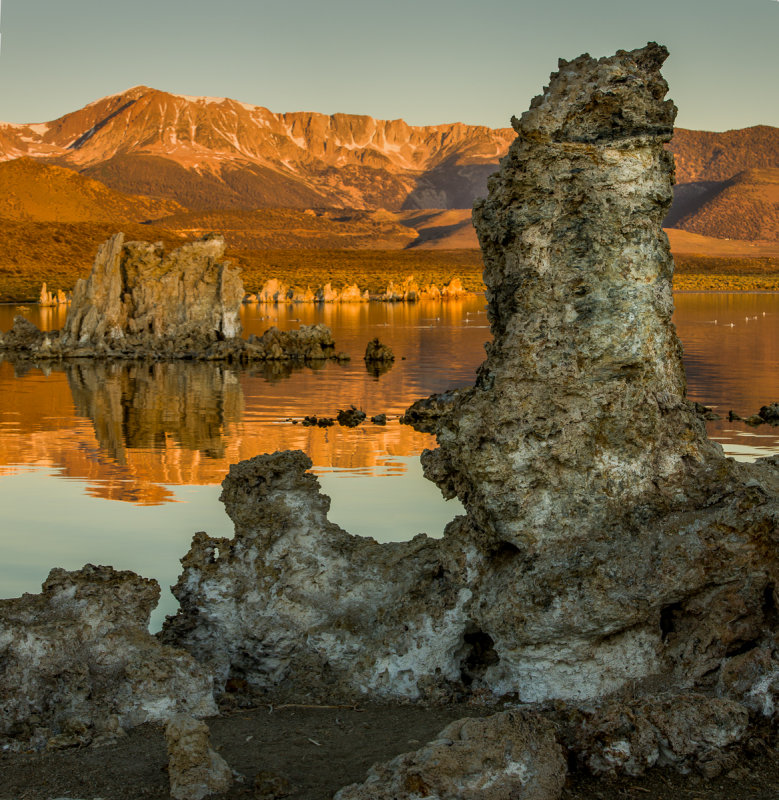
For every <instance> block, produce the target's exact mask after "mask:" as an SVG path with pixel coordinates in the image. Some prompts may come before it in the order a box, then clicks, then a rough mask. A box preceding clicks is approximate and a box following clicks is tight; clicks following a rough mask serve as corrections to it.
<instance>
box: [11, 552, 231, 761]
mask: <svg viewBox="0 0 779 800" xmlns="http://www.w3.org/2000/svg"><path fill="white" fill-rule="evenodd" d="M159 595H160V587H159V584H158V583H157V582H156V581H154V580H148V579H145V578H141V577H139V576H138V575H136V574H135V573H132V572H117V571H116V570H114V569H112V568H111V567H95V566H93V565H91V564H88V565H87V566H85V567H84V568H83V569H80V570H78V571H75V572H66V571H65V570H63V569H53V570H52V571H51V572H50V573H49V577H48V578H47V579H46V581H45V582H44V584H43V591H42V592H41V594H34V595H33V594H25V595H23V596H22V597H18V598H13V599H10V600H0V741H1V742H4V743H6V744H8V745H9V746H10V747H11V748H22V749H26V748H28V747H30V746H32V747H36V748H40V747H44V746H48V747H49V748H62V747H69V746H76V745H84V744H89V743H90V742H94V741H101V740H107V739H111V738H113V737H115V736H117V735H121V734H122V729H123V728H130V727H133V726H135V725H140V724H141V723H143V722H149V721H153V720H162V719H165V718H167V717H168V716H170V715H171V714H174V713H176V712H177V711H186V712H187V713H189V714H194V715H196V716H207V715H211V714H215V713H216V711H217V709H216V705H215V703H214V698H213V691H212V690H213V680H212V677H211V675H210V674H209V673H208V672H207V671H206V670H205V669H204V668H203V667H202V666H201V665H200V664H198V663H197V662H196V661H195V660H194V659H193V658H192V657H191V656H190V655H189V653H186V652H184V651H182V650H178V649H175V648H172V647H167V646H164V645H162V644H160V643H159V642H158V641H157V639H155V638H154V637H153V636H151V634H149V631H148V624H149V617H150V615H151V612H152V610H153V609H154V607H155V606H156V605H157V601H158V600H159Z"/></svg>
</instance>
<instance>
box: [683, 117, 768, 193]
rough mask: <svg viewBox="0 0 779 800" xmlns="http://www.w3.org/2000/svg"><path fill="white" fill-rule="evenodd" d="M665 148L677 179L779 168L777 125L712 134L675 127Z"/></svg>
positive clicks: (715, 177)
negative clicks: (673, 163)
mask: <svg viewBox="0 0 779 800" xmlns="http://www.w3.org/2000/svg"><path fill="white" fill-rule="evenodd" d="M668 149H669V150H671V152H672V153H673V154H674V160H675V162H676V182H677V184H685V183H692V182H696V183H697V182H700V181H726V180H728V179H730V178H732V177H733V176H734V175H737V174H738V173H739V172H744V170H747V169H752V168H763V167H779V128H772V127H769V126H768V125H756V126H755V127H752V128H742V129H741V130H734V131H724V132H722V133H714V132H711V131H692V130H688V129H686V128H677V129H676V130H675V131H674V138H673V141H672V142H671V143H670V144H669V146H668Z"/></svg>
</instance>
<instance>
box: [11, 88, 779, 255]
mask: <svg viewBox="0 0 779 800" xmlns="http://www.w3.org/2000/svg"><path fill="white" fill-rule="evenodd" d="M514 136H515V134H514V131H513V129H511V128H508V127H507V128H489V127H487V126H478V125H476V126H475V125H465V124H464V123H460V122H456V123H445V124H438V125H428V126H412V125H408V124H407V123H406V122H404V121H403V120H402V119H396V120H380V119H374V118H373V117H369V116H366V115H359V114H342V113H337V114H331V115H327V114H322V113H319V112H305V111H296V112H284V113H276V112H273V111H270V110H269V109H267V108H266V107H264V106H259V105H251V104H248V103H243V102H240V101H238V100H233V99H231V98H218V97H192V96H188V95H178V94H172V93H168V92H163V91H160V90H157V89H153V88H150V87H147V86H136V87H132V88H131V89H128V90H125V91H124V92H119V93H118V94H114V95H109V96H107V97H103V98H99V99H97V100H95V101H93V102H92V103H89V104H88V105H86V106H84V107H83V108H81V109H77V110H75V111H72V112H70V113H68V114H65V115H63V116H61V117H59V118H57V119H56V120H52V121H50V122H43V123H34V124H20V123H0V163H2V162H7V161H12V160H16V159H19V158H31V159H35V160H37V161H43V162H46V163H49V164H53V165H56V166H60V167H66V168H68V169H70V170H74V171H76V172H79V173H81V174H82V175H85V176H87V177H89V178H92V179H95V180H97V181H100V182H101V183H102V184H104V185H105V186H107V187H109V188H111V189H113V190H115V191H118V192H122V193H124V194H128V195H143V196H146V197H147V198H157V199H159V200H162V201H163V202H165V201H174V202H176V203H178V204H180V205H181V206H184V207H186V208H187V209H190V210H193V211H200V212H205V211H213V210H215V209H222V210H230V209H243V210H250V209H260V208H278V207H285V208H297V209H306V208H317V209H325V208H343V209H355V210H376V209H388V210H391V211H415V210H423V209H443V210H446V209H468V208H470V207H471V206H472V204H473V200H474V198H475V197H477V196H482V195H484V194H486V190H487V178H488V176H489V175H490V174H491V173H492V172H494V171H495V170H496V169H497V166H498V162H499V160H500V158H501V157H502V156H503V155H505V153H506V151H507V150H508V147H509V145H510V143H511V142H512V141H513V139H514ZM669 149H670V150H671V151H672V152H673V153H674V154H675V160H676V179H677V186H676V189H675V202H674V206H673V208H672V210H671V213H670V214H669V217H668V219H667V220H666V225H670V226H679V227H683V228H685V229H689V230H691V231H693V232H698V233H702V234H705V235H707V236H715V237H716V236H719V237H722V238H725V237H727V238H733V236H734V235H735V236H736V237H737V238H756V237H757V238H771V239H773V238H776V239H779V229H777V225H776V224H775V223H774V219H775V217H776V213H777V208H778V207H777V205H776V202H775V199H774V192H773V190H770V191H769V190H767V189H766V188H765V182H764V181H763V179H762V178H758V177H757V174H756V173H755V172H754V170H766V169H768V170H770V169H776V168H779V128H773V127H770V126H766V125H758V126H754V127H751V128H743V129H740V130H733V131H725V132H722V133H717V132H709V131H694V130H688V129H684V128H678V129H677V130H676V132H675V135H674V139H673V141H672V142H671V143H670V145H669ZM750 171H752V172H750ZM741 173H745V177H744V178H743V179H740V183H739V188H738V189H733V188H732V186H731V182H732V181H733V180H734V179H735V176H737V175H740V174H741ZM750 175H751V177H752V178H754V179H755V180H757V184H755V186H758V185H759V186H762V187H763V188H755V186H752V187H751V188H750V187H748V186H747V184H748V183H749V177H750ZM766 220H768V221H767V222H766ZM461 240H462V241H465V239H462V238H461Z"/></svg>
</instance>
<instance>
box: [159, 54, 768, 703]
mask: <svg viewBox="0 0 779 800" xmlns="http://www.w3.org/2000/svg"><path fill="white" fill-rule="evenodd" d="M665 57H666V51H665V49H664V48H662V47H660V46H658V45H656V44H650V45H647V46H646V47H645V48H642V49H640V50H636V51H633V52H624V51H619V52H618V53H617V54H616V55H614V56H611V57H609V58H602V59H599V60H596V59H592V58H590V57H589V56H581V57H580V58H577V59H575V60H574V61H572V62H561V63H560V70H559V72H557V73H555V74H553V75H552V77H551V79H550V83H549V87H548V89H546V91H545V93H544V95H543V96H542V97H540V98H536V99H535V100H534V101H533V102H532V104H531V109H530V111H528V112H527V113H526V114H524V115H523V116H522V118H521V119H520V120H515V122H514V125H515V129H516V131H517V139H516V141H515V142H514V144H512V146H511V148H510V150H509V154H508V156H507V157H506V159H504V161H503V162H502V166H501V170H500V172H499V173H497V175H495V176H493V178H492V179H491V181H490V195H489V197H488V199H487V200H486V201H484V202H481V203H479V204H478V205H477V207H476V209H475V212H474V216H475V220H476V226H477V230H478V233H479V237H480V241H481V245H482V249H483V252H484V260H485V280H486V284H487V290H488V294H487V296H488V301H489V310H488V313H489V319H490V324H491V327H492V332H493V337H494V340H493V343H492V344H491V345H490V346H489V348H488V352H487V359H486V361H485V362H484V364H483V365H482V366H481V367H480V369H479V372H478V374H477V380H476V384H475V386H473V387H472V388H470V389H465V390H461V391H460V392H459V393H458V394H456V396H455V397H454V398H452V399H451V402H449V400H447V402H445V403H441V404H440V405H441V406H442V407H441V409H440V411H441V413H440V414H438V417H439V418H438V421H437V423H436V435H437V438H438V443H439V448H438V449H437V450H436V451H432V452H430V451H428V452H426V453H425V454H424V456H423V464H424V467H425V471H426V475H427V476H428V477H430V478H431V479H433V480H434V481H435V482H436V483H437V484H438V485H439V486H440V487H441V489H442V491H443V492H444V495H445V496H446V497H453V496H458V497H459V498H460V500H461V502H462V503H463V506H464V507H465V509H466V514H465V516H462V517H458V518H456V519H455V520H453V521H452V522H451V523H450V524H449V525H448V526H447V528H446V531H445V535H444V537H443V538H442V539H440V540H435V541H434V540H431V539H428V538H427V537H425V536H418V537H416V538H415V539H414V540H412V541H411V542H405V543H397V544H388V545H378V544H377V543H375V542H373V541H372V540H366V539H360V538H358V537H351V536H349V535H348V534H347V533H345V532H344V531H342V530H341V529H340V528H338V527H337V526H335V525H333V524H332V523H330V522H329V521H328V520H327V516H326V515H327V508H328V506H329V499H328V498H327V497H325V496H323V495H321V494H320V493H319V492H318V489H317V483H316V479H315V478H314V477H313V476H311V475H307V474H306V469H307V468H308V466H309V465H310V462H308V460H307V459H305V457H304V456H303V455H302V454H300V453H277V454H274V455H269V456H258V457H256V458H254V459H252V460H250V461H247V462H242V463H241V464H238V465H236V466H234V467H233V468H231V472H230V475H229V476H228V478H227V479H226V480H225V483H224V484H223V486H224V492H223V495H222V497H223V499H224V501H225V504H226V507H227V511H228V513H229V514H230V516H231V517H232V519H233V521H234V523H235V537H234V538H233V539H232V540H230V541H229V542H226V541H220V540H211V539H209V538H208V537H207V536H206V535H205V534H200V535H198V536H197V537H196V538H195V540H194V542H193V547H192V550H191V551H190V553H189V554H188V555H187V557H186V558H185V559H184V561H183V565H184V570H183V573H182V575H181V577H180V579H179V582H178V584H177V587H176V595H177V597H178V598H179V600H180V602H181V611H180V613H179V615H178V616H177V617H176V618H174V619H173V620H171V621H170V622H169V623H168V626H167V632H166V636H167V637H169V640H170V641H175V642H177V643H178V644H180V645H181V646H183V647H185V648H186V649H188V650H190V651H191V652H192V653H194V654H196V656H197V657H198V658H202V659H203V660H204V661H206V662H207V663H209V664H212V665H213V666H214V669H215V670H216V672H217V674H218V676H219V679H220V680H226V679H227V678H228V676H229V675H230V674H231V672H235V673H236V674H240V676H241V677H242V679H244V680H246V681H247V683H248V684H249V685H250V686H251V687H252V689H254V690H256V691H265V692H284V693H287V694H289V695H293V696H298V697H307V696H310V695H311V693H313V692H317V691H321V692H323V693H326V694H327V695H328V696H335V695H351V696H353V697H359V696H365V695H368V696H372V697H395V698H400V697H402V698H410V699H416V698H420V697H431V698H438V699H440V698H446V697H451V696H463V695H468V694H471V693H474V694H480V693H485V692H487V693H492V694H494V695H509V694H511V695H516V696H518V697H519V699H520V700H521V701H523V702H545V701H548V700H550V699H559V700H565V701H569V702H571V703H584V702H586V701H588V700H590V699H593V698H594V699H597V698H602V697H604V696H606V695H608V694H610V693H612V692H615V691H617V690H620V689H623V688H624V687H627V686H631V687H632V686H636V685H639V686H640V685H641V682H642V681H643V680H644V679H646V680H647V681H649V682H651V681H656V680H661V681H662V682H663V685H666V686H669V687H672V688H673V689H675V690H677V691H687V690H693V689H702V690H703V689H705V690H707V691H710V692H714V691H715V690H716V689H717V687H718V686H719V685H720V677H721V676H720V672H721V670H722V669H723V667H724V666H725V665H726V664H728V663H729V660H730V659H732V658H734V657H735V656H737V655H738V654H741V653H745V652H748V651H750V650H751V649H754V648H761V647H763V646H766V645H767V642H769V641H771V640H772V637H773V635H774V633H775V631H776V628H777V619H778V618H779V615H778V614H777V612H776V602H775V599H773V598H774V596H775V589H776V587H777V586H779V559H778V558H777V555H778V554H779V550H778V549H777V544H779V502H778V501H777V498H779V469H777V463H776V462H775V461H773V460H763V462H758V463H756V464H753V465H750V464H738V463H736V462H733V461H731V460H729V459H726V458H724V457H723V455H722V451H721V449H720V448H719V446H718V445H716V444H714V443H712V442H710V441H709V440H708V439H707V437H706V433H705V427H704V423H703V420H702V419H701V418H700V417H699V415H698V414H697V413H696V411H695V409H694V407H693V405H692V404H691V403H689V402H688V401H687V399H686V398H685V379H684V373H683V369H682V362H681V347H680V344H679V341H678V339H677V337H676V333H675V330H674V327H673V325H672V323H671V313H672V310H673V302H672V294H671V276H672V270H673V262H672V260H671V257H670V252H669V249H668V240H667V238H666V236H665V234H664V233H663V231H662V227H661V223H662V220H663V218H664V216H665V214H666V213H667V210H668V205H669V203H670V200H671V179H672V169H673V164H672V156H671V155H670V154H669V153H668V152H667V151H666V150H665V149H664V144H665V143H666V142H667V141H668V140H669V139H670V136H671V133H672V125H673V118H674V113H675V109H674V107H673V104H672V103H670V101H665V100H664V99H663V98H664V95H665V92H666V89H667V87H666V84H665V81H664V80H663V78H662V76H661V74H660V66H661V65H662V62H663V60H664V59H665ZM431 405H432V406H433V407H436V406H437V405H439V404H438V402H437V401H435V402H433V403H432V404H431ZM216 548H218V549H219V554H220V555H219V558H216V559H215V558H214V557H213V553H214V552H215V549H216ZM732 685H733V686H734V687H737V686H741V685H742V684H741V683H738V682H733V684H732ZM744 685H746V684H744ZM750 686H751V685H750ZM734 691H735V690H734ZM744 691H745V692H746V693H747V694H748V693H749V692H751V691H752V688H750V687H749V686H748V687H747V688H746V689H744ZM729 697H730V698H731V699H733V700H735V701H740V700H741V699H742V698H741V697H739V696H737V695H735V694H732V693H731V694H729Z"/></svg>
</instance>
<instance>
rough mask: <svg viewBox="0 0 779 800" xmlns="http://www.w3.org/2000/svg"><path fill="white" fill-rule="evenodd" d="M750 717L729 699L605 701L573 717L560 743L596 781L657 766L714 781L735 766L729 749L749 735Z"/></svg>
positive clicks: (687, 696)
mask: <svg viewBox="0 0 779 800" xmlns="http://www.w3.org/2000/svg"><path fill="white" fill-rule="evenodd" d="M748 724H749V711H748V710H747V709H746V708H745V707H744V706H743V705H741V704H740V703H737V702H735V701H733V700H728V699H726V698H718V697H711V696H707V695H702V694H692V693H681V694H670V695H666V696H662V695H660V696H652V695H650V696H646V697H639V698H632V699H630V700H627V701H626V700H606V701H605V702H604V703H601V704H598V705H596V706H594V707H591V708H585V709H582V710H578V711H575V712H574V714H573V719H569V720H567V721H565V722H563V723H562V724H561V725H559V727H560V728H561V735H560V738H561V739H562V740H563V742H565V743H566V744H567V745H568V746H569V749H570V752H571V753H573V754H574V757H575V758H576V759H577V761H578V762H579V763H580V764H581V765H583V766H584V767H586V768H587V769H588V770H589V771H590V772H592V773H593V774H595V775H604V774H608V775H616V774H619V773H625V774H627V775H635V776H638V775H642V774H643V773H644V772H645V771H646V770H647V769H649V768H650V767H654V766H661V767H674V768H676V769H677V770H679V771H682V772H689V771H690V770H691V769H696V770H697V771H698V772H700V773H702V774H703V775H705V776H706V777H710V778H711V777H716V776H717V775H719V774H720V772H722V771H723V770H724V769H730V768H732V767H733V766H735V765H736V758H737V756H736V754H735V752H734V751H732V748H731V746H732V745H736V744H738V743H739V742H740V741H741V740H742V739H743V738H744V735H745V734H746V732H747V727H748Z"/></svg>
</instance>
